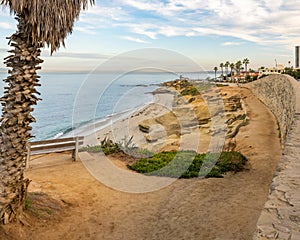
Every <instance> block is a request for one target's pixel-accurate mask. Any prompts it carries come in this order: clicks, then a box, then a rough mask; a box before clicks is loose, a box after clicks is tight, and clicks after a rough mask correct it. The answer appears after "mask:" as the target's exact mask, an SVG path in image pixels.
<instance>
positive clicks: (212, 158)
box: [80, 138, 247, 178]
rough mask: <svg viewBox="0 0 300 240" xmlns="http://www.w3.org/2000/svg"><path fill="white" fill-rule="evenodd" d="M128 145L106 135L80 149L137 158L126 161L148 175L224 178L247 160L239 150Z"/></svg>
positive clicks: (239, 169) (135, 169) (239, 168)
mask: <svg viewBox="0 0 300 240" xmlns="http://www.w3.org/2000/svg"><path fill="white" fill-rule="evenodd" d="M127 144H129V145H128V146H126V145H124V144H120V143H114V142H113V141H111V140H109V139H107V138H105V139H104V140H103V141H101V145H98V146H89V147H84V148H82V149H81V150H80V151H87V152H91V153H96V152H103V153H104V154H105V155H111V154H123V155H124V154H125V155H126V156H127V157H128V158H131V157H134V158H135V159H136V160H135V161H134V162H133V163H131V164H127V167H128V168H129V169H130V170H134V171H136V172H138V173H143V174H146V175H149V176H162V177H176V178H194V177H201V176H202V177H206V178H210V177H218V178H219V177H223V175H224V174H225V173H226V172H235V173H236V172H239V171H242V170H243V169H244V167H245V164H246V162H247V159H246V157H245V156H243V155H242V154H241V153H239V152H234V151H232V152H222V153H201V154H199V153H196V152H194V151H187V150H185V151H164V152H160V153H153V152H151V151H149V150H146V149H140V148H138V147H136V146H133V145H131V143H130V141H127Z"/></svg>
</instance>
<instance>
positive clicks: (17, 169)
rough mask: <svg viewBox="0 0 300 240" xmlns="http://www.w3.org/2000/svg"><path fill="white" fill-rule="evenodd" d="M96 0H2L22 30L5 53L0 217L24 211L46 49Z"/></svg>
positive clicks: (53, 46)
mask: <svg viewBox="0 0 300 240" xmlns="http://www.w3.org/2000/svg"><path fill="white" fill-rule="evenodd" d="M89 2H90V3H91V4H94V0H59V1H58V0H52V1H50V0H38V1H37V0H1V1H0V3H1V4H2V5H5V6H7V7H9V8H10V11H11V13H13V14H14V15H15V17H16V20H17V21H18V26H17V31H16V32H15V33H14V34H13V35H12V36H11V37H10V38H9V43H10V46H11V47H12V50H10V51H9V52H11V53H12V54H11V55H10V56H9V57H7V58H6V60H5V63H6V65H7V67H9V68H11V70H9V71H8V73H9V75H8V77H7V78H6V79H5V80H4V81H5V82H6V83H7V87H6V91H5V92H4V96H3V97H2V98H1V99H0V101H1V104H2V106H3V107H2V118H1V120H0V123H1V125H0V146H1V151H0V163H1V170H0V174H1V176H0V178H1V181H0V222H1V223H4V224H5V223H9V222H11V221H12V220H14V219H19V217H20V216H21V214H22V212H23V207H24V205H25V204H24V202H25V198H26V195H27V187H28V184H29V182H30V181H29V180H28V179H25V178H24V168H25V156H26V144H27V141H28V139H30V138H31V137H32V136H31V133H30V130H31V126H30V123H32V122H34V121H35V119H34V117H33V116H32V115H31V112H32V111H33V108H32V106H33V105H35V104H36V103H37V101H38V100H39V98H38V97H37V96H36V95H37V94H39V93H38V91H37V90H36V87H37V86H40V84H39V76H38V75H37V72H36V71H37V70H39V69H40V68H41V67H40V66H39V64H40V63H42V62H43V61H42V60H41V59H40V58H39V56H40V53H41V48H42V47H44V46H45V45H48V46H50V47H51V53H53V51H55V50H57V49H58V48H59V47H60V45H61V44H62V45H64V39H65V38H66V36H67V35H68V34H69V33H71V32H72V30H73V25H74V21H75V19H77V18H78V16H79V13H80V11H81V9H86V7H87V5H88V3H89Z"/></svg>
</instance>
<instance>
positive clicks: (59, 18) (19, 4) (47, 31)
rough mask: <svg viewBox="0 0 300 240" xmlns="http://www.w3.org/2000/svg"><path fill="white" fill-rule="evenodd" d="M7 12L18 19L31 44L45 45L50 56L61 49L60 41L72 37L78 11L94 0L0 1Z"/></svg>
mask: <svg viewBox="0 0 300 240" xmlns="http://www.w3.org/2000/svg"><path fill="white" fill-rule="evenodd" d="M0 1H1V4H4V5H6V6H8V7H9V8H10V11H11V13H13V14H15V15H17V16H21V17H22V18H23V19H24V21H25V23H26V29H25V31H26V32H27V34H28V37H30V38H31V39H30V40H31V41H33V42H40V43H41V44H42V46H44V45H45V43H46V44H47V45H48V46H50V47H51V53H53V52H54V51H55V50H56V49H58V48H59V47H60V44H62V45H63V46H64V39H65V38H66V36H67V35H68V34H69V33H72V30H73V26H74V21H75V20H76V19H77V18H78V16H79V13H80V10H81V9H86V8H87V6H88V3H89V2H90V4H91V5H93V4H94V2H95V1H94V0H0Z"/></svg>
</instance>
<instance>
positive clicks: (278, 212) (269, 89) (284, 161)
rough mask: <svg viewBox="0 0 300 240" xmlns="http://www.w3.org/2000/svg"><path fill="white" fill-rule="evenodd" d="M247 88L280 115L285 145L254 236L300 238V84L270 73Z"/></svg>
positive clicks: (255, 238)
mask: <svg viewBox="0 0 300 240" xmlns="http://www.w3.org/2000/svg"><path fill="white" fill-rule="evenodd" d="M247 87H248V88H250V89H251V90H252V92H253V93H254V94H255V95H256V96H257V97H258V98H259V99H260V100H261V101H262V102H263V103H264V104H265V105H266V106H267V107H268V108H269V109H270V110H271V111H272V113H273V114H274V115H275V117H276V118H277V122H278V126H279V128H280V138H281V144H282V147H283V148H284V150H283V155H282V157H281V159H280V161H279V164H278V166H277V169H276V172H275V174H274V178H273V180H272V184H271V186H270V193H269V199H268V201H267V202H266V203H265V206H264V208H263V210H262V212H261V215H260V217H259V219H258V222H257V230H256V232H255V234H254V237H253V239H254V240H265V239H286V240H288V239H289V240H293V239H295V240H296V239H300V177H299V173H300V161H299V159H300V151H299V142H300V137H299V136H300V109H299V107H300V106H299V104H300V101H299V99H300V87H299V83H298V82H297V81H296V80H295V79H294V78H292V77H290V76H287V75H270V76H268V77H265V78H263V79H261V80H258V81H256V82H253V83H250V84H247Z"/></svg>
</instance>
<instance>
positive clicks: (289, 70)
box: [283, 67, 300, 79]
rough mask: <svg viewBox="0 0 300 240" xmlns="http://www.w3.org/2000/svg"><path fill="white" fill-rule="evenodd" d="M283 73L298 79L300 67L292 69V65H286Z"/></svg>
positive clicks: (299, 77)
mask: <svg viewBox="0 0 300 240" xmlns="http://www.w3.org/2000/svg"><path fill="white" fill-rule="evenodd" d="M283 74H288V75H290V76H292V77H293V78H295V79H300V69H294V68H293V67H286V68H285V69H284V72H283Z"/></svg>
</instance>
